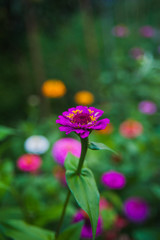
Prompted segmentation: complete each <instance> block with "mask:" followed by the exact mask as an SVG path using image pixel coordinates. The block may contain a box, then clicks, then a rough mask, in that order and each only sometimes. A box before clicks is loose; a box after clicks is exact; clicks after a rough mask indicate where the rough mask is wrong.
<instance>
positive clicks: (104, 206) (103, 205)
mask: <svg viewBox="0 0 160 240" xmlns="http://www.w3.org/2000/svg"><path fill="white" fill-rule="evenodd" d="M108 208H112V205H111V204H110V203H109V202H108V201H107V200H106V199H105V198H104V197H101V198H100V201H99V209H100V211H102V210H104V209H108Z"/></svg>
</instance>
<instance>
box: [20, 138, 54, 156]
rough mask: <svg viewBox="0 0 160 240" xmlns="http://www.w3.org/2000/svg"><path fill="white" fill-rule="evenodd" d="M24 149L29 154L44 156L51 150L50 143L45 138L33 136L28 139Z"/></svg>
mask: <svg viewBox="0 0 160 240" xmlns="http://www.w3.org/2000/svg"><path fill="white" fill-rule="evenodd" d="M24 148H25V150H26V152H28V153H34V154H43V153H45V152H46V151H47V150H48V148H49V141H48V140H47V138H45V137H44V136H40V135H33V136H31V137H29V138H27V139H26V141H25V142H24Z"/></svg>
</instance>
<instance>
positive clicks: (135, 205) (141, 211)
mask: <svg viewBox="0 0 160 240" xmlns="http://www.w3.org/2000/svg"><path fill="white" fill-rule="evenodd" d="M124 212H125V214H126V216H127V217H128V218H129V219H130V220H131V221H133V222H143V221H145V220H146V219H147V217H148V215H149V206H148V204H147V203H146V201H145V200H144V199H141V198H138V197H131V198H128V199H127V200H126V201H125V203H124Z"/></svg>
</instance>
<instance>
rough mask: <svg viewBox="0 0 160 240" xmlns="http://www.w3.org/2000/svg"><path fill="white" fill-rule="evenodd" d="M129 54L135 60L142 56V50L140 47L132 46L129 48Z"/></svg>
mask: <svg viewBox="0 0 160 240" xmlns="http://www.w3.org/2000/svg"><path fill="white" fill-rule="evenodd" d="M130 55H131V57H132V58H134V59H136V60H138V59H141V58H142V57H143V56H144V50H143V49H142V48H140V47H134V48H132V49H131V50H130Z"/></svg>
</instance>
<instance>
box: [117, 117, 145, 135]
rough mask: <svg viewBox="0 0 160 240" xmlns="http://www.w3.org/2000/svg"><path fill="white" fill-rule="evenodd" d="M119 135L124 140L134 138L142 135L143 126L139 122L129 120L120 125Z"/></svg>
mask: <svg viewBox="0 0 160 240" xmlns="http://www.w3.org/2000/svg"><path fill="white" fill-rule="evenodd" d="M119 131H120V134H121V135H122V136H123V137H126V138H135V137H138V136H139V135H141V134H142V132H143V126H142V124H141V123H140V122H138V121H135V120H132V119H129V120H126V121H125V122H123V123H121V125H120V128H119Z"/></svg>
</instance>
